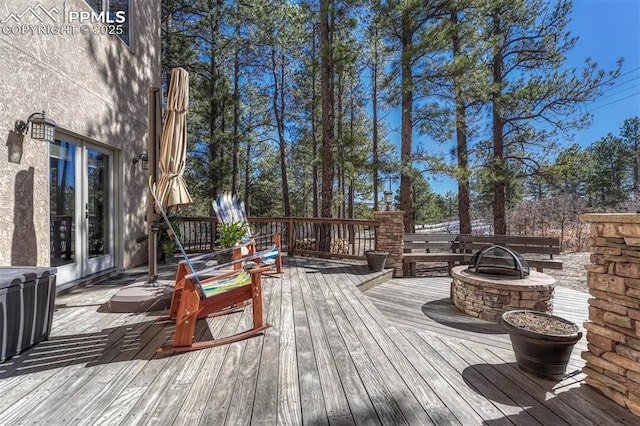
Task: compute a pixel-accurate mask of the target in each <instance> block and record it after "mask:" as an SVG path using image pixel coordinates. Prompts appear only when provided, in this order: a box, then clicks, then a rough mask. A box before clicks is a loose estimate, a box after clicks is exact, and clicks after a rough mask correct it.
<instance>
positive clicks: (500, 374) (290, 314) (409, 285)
mask: <svg viewBox="0 0 640 426" xmlns="http://www.w3.org/2000/svg"><path fill="white" fill-rule="evenodd" d="M165 270H166V275H167V276H171V275H172V274H173V273H175V270H171V266H170V265H169V266H167V267H165ZM136 274H138V275H139V271H138V272H137V273H136V272H135V271H134V272H132V273H130V274H129V273H128V275H130V276H131V277H136V276H138V275H136ZM379 276H381V274H380V273H369V272H368V271H367V270H366V266H363V265H361V264H356V263H354V262H339V261H330V260H320V259H312V258H307V257H297V258H285V271H284V273H283V274H280V275H278V274H273V275H270V276H267V277H265V278H264V280H263V288H264V299H263V303H264V306H263V308H264V314H265V319H266V321H267V322H269V323H271V324H272V327H270V328H268V329H267V330H266V331H265V332H264V333H263V334H262V335H258V336H256V337H253V338H250V339H246V340H243V341H240V342H235V343H232V344H230V345H226V346H220V347H214V348H209V349H205V350H200V351H195V352H188V353H174V354H161V353H157V352H156V351H157V349H158V348H159V347H160V346H161V345H163V344H166V343H167V342H169V341H170V340H171V338H172V333H173V330H174V326H173V325H172V324H170V323H168V324H165V323H156V322H155V320H156V319H157V318H158V317H159V316H160V314H161V313H160V312H158V313H152V314H113V313H109V312H107V310H106V309H105V308H106V303H107V302H108V300H109V298H110V297H111V295H113V294H114V293H115V291H117V289H118V288H119V286H120V285H122V282H123V281H126V280H125V279H123V278H122V277H121V278H120V279H117V280H114V281H113V283H112V284H110V283H109V282H106V283H103V284H94V285H91V286H88V287H86V288H77V289H74V290H73V291H71V292H69V293H67V294H63V295H60V296H59V297H58V298H57V300H56V312H55V315H54V322H53V329H52V334H51V336H50V339H49V340H48V341H46V342H42V343H41V344H39V345H37V346H36V347H34V348H32V349H30V350H29V351H27V352H25V353H23V354H20V355H18V356H16V357H14V358H13V359H11V360H9V361H7V362H5V363H4V364H0V391H1V392H2V395H3V398H0V424H39V423H49V424H101V425H103V424H104V425H131V424H160V425H173V424H176V425H177V424H183V425H187V424H189V425H193V424H201V425H209V424H229V425H248V424H255V425H273V424H313V425H322V424H332V425H343V424H344V425H353V424H356V425H374V424H384V425H387V424H388V425H398V424H420V425H426V424H435V425H442V424H460V425H481V424H491V425H511V424H522V425H529V424H545V425H546V424H554V425H555V424H558V425H560V424H572V425H588V424H612V425H615V424H621V425H625V424H627V425H631V424H638V422H640V419H638V417H635V416H633V415H632V414H631V413H630V412H629V411H627V410H625V409H623V408H621V407H619V406H617V405H616V404H615V403H613V402H612V401H610V400H608V399H607V398H605V397H604V396H602V395H601V394H599V393H598V392H596V391H595V390H594V389H592V388H590V387H589V386H587V385H585V384H584V382H583V379H584V375H583V374H581V373H580V371H579V369H580V368H581V367H582V365H584V361H582V360H581V358H580V356H579V352H580V351H581V350H583V349H584V347H585V341H584V339H583V340H582V341H581V342H579V344H578V345H576V349H575V350H574V353H573V354H572V358H571V363H570V368H569V371H570V372H575V373H576V374H574V375H570V376H568V377H566V378H565V379H564V380H562V381H560V382H557V383H556V382H551V381H548V380H544V379H540V378H536V377H533V376H531V375H529V374H526V373H523V372H521V371H520V370H519V369H518V368H517V365H516V364H515V357H514V354H513V350H512V349H511V344H510V342H509V338H508V335H507V334H506V333H504V330H503V329H502V328H501V327H500V326H498V325H495V324H491V323H487V322H484V321H481V320H478V319H474V318H471V317H468V316H466V315H463V314H460V313H459V312H457V310H455V308H453V306H452V305H451V303H450V302H449V299H448V298H449V285H450V279H449V278H446V277H437V278H407V279H391V280H388V281H387V282H385V283H383V284H381V285H378V286H376V287H373V288H370V289H368V290H366V291H364V292H362V291H361V290H360V288H367V287H370V285H367V284H366V283H367V282H368V281H369V280H371V279H374V278H378V277H379ZM587 299H588V295H586V294H584V293H578V292H575V291H572V290H568V289H564V288H562V287H559V288H558V289H557V290H556V298H555V301H554V306H555V312H556V313H557V314H559V315H561V316H563V317H565V318H568V319H570V320H572V321H575V322H578V323H579V324H581V323H582V322H583V321H585V320H586V318H587ZM250 324H251V309H250V307H249V308H245V309H244V311H242V312H236V313H230V314H228V315H223V316H219V317H216V318H210V319H207V320H201V321H199V322H198V324H197V326H196V332H195V336H196V339H197V340H198V339H203V340H209V339H211V338H219V337H223V336H228V335H231V334H235V333H237V332H239V331H242V330H244V329H246V328H248V327H249V326H250Z"/></svg>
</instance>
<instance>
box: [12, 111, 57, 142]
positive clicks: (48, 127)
mask: <svg viewBox="0 0 640 426" xmlns="http://www.w3.org/2000/svg"><path fill="white" fill-rule="evenodd" d="M29 123H31V138H32V139H38V140H44V141H47V142H53V141H55V131H56V127H58V125H57V124H56V122H55V121H53V120H52V119H50V118H48V117H47V116H46V114H45V113H44V111H42V112H34V113H33V114H31V115H30V116H29V118H27V121H26V122H25V121H22V120H16V123H15V128H16V131H18V132H20V133H22V134H23V135H24V134H27V131H29Z"/></svg>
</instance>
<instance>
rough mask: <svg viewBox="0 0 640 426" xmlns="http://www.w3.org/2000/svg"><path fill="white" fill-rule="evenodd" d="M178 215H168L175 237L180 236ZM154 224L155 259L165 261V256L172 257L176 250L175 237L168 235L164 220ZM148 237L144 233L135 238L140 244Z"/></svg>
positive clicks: (168, 231) (167, 227)
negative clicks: (156, 239) (155, 232)
mask: <svg viewBox="0 0 640 426" xmlns="http://www.w3.org/2000/svg"><path fill="white" fill-rule="evenodd" d="M180 220H181V218H180V216H170V217H169V222H171V227H172V228H173V229H174V230H175V232H176V234H177V237H178V238H180ZM155 226H156V227H157V229H158V234H157V235H158V237H157V238H158V251H157V256H156V257H157V259H158V261H159V262H162V263H165V261H166V258H167V256H169V257H172V256H173V254H174V253H175V252H176V249H177V246H176V242H175V239H174V238H173V237H172V236H170V235H169V233H170V230H169V226H167V224H166V222H165V221H164V220H162V219H161V220H159V221H157V222H155ZM148 239H149V235H147V234H145V235H142V236H140V237H138V238H136V242H137V243H138V244H142V243H144V242H145V241H147V240H148Z"/></svg>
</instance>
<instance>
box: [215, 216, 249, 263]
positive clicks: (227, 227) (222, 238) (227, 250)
mask: <svg viewBox="0 0 640 426" xmlns="http://www.w3.org/2000/svg"><path fill="white" fill-rule="evenodd" d="M216 236H217V239H216V241H217V242H218V245H219V246H220V247H221V248H222V250H221V253H220V254H219V255H218V263H219V264H222V263H228V262H230V261H231V260H233V250H231V248H232V247H234V246H235V245H236V244H238V243H240V242H242V241H243V240H245V238H246V236H247V224H246V223H244V222H230V223H219V224H218V225H217V226H216Z"/></svg>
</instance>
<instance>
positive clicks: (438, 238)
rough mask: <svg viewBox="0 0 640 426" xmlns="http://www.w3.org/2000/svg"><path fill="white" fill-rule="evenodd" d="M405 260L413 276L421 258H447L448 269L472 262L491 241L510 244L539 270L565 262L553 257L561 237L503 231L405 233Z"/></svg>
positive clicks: (429, 259) (436, 259)
mask: <svg viewBox="0 0 640 426" xmlns="http://www.w3.org/2000/svg"><path fill="white" fill-rule="evenodd" d="M403 241H404V253H403V259H402V261H403V264H405V265H408V266H407V268H408V272H409V274H410V276H412V277H414V276H415V275H416V264H417V263H418V262H445V263H447V265H448V268H449V273H451V268H453V266H454V265H456V264H461V263H469V261H470V260H471V257H472V256H473V254H474V253H476V252H477V251H479V250H480V249H482V248H484V247H486V246H490V245H501V246H505V247H508V248H510V249H512V250H514V251H516V252H518V253H520V254H521V255H522V257H524V258H525V260H526V261H527V263H528V264H529V266H530V267H531V268H535V269H536V270H537V271H538V272H542V271H543V270H544V269H545V268H546V269H562V262H560V261H558V260H554V259H553V255H556V254H560V241H559V240H558V239H557V238H553V237H522V236H504V235H465V234H462V235H458V234H404V237H403Z"/></svg>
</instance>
